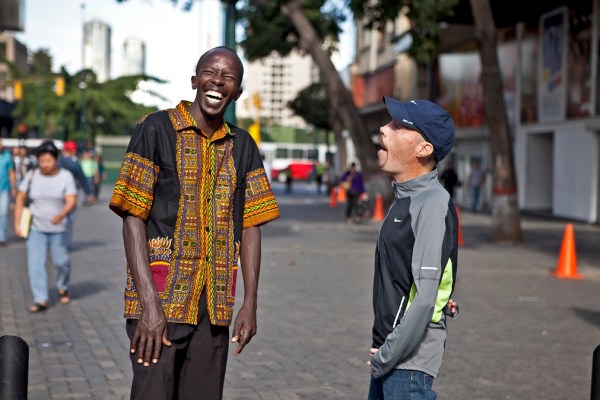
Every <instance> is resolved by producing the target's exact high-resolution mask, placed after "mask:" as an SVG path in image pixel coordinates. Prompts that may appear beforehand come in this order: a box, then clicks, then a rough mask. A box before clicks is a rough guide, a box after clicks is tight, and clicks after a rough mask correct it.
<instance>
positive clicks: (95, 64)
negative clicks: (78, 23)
mask: <svg viewBox="0 0 600 400" xmlns="http://www.w3.org/2000/svg"><path fill="white" fill-rule="evenodd" d="M110 33H111V32H110V26H109V25H108V24H106V23H104V22H102V21H99V20H91V21H88V22H86V23H85V24H84V25H83V67H84V68H89V69H91V70H92V71H94V72H95V73H96V76H97V78H98V82H105V81H107V80H108V79H110Z"/></svg>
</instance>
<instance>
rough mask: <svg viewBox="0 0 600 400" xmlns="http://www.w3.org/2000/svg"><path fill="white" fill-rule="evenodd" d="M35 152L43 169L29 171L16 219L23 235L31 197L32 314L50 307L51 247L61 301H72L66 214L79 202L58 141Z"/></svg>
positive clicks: (19, 196) (18, 232)
mask: <svg viewBox="0 0 600 400" xmlns="http://www.w3.org/2000/svg"><path fill="white" fill-rule="evenodd" d="M35 155H36V157H37V161H38V166H39V168H36V169H34V170H32V171H29V173H28V174H27V175H26V176H25V179H23V182H21V184H20V185H19V192H18V194H17V198H16V201H15V218H14V220H15V233H16V235H17V236H20V237H22V236H23V234H22V232H21V227H20V224H19V222H18V221H19V220H20V217H21V213H22V211H23V207H24V205H25V200H26V197H27V196H29V199H30V202H31V204H30V207H29V208H30V210H31V214H32V215H33V220H32V223H31V229H30V232H29V237H28V238H27V270H28V273H29V284H30V286H31V292H32V293H33V301H34V303H33V305H32V306H30V307H29V312H32V313H36V312H40V311H44V310H46V309H47V308H48V282H47V281H48V277H47V273H46V254H47V252H48V249H50V253H51V256H52V263H53V264H54V267H55V268H56V286H57V288H58V293H59V298H60V302H61V303H62V304H67V303H69V302H70V300H71V298H70V297H69V292H68V285H69V275H70V272H71V260H70V257H69V249H68V243H67V240H66V231H67V219H66V216H67V214H69V212H70V211H71V210H72V209H73V207H75V204H76V201H77V189H76V187H75V179H74V178H73V175H72V174H71V173H70V172H69V171H67V170H65V169H61V168H60V167H59V166H58V163H57V161H58V149H57V148H56V146H55V145H54V143H52V142H44V143H42V144H41V145H40V146H39V147H38V148H37V149H36V150H35Z"/></svg>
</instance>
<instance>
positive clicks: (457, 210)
mask: <svg viewBox="0 0 600 400" xmlns="http://www.w3.org/2000/svg"><path fill="white" fill-rule="evenodd" d="M456 216H457V217H458V245H459V246H464V244H465V241H464V239H463V234H462V223H461V222H460V209H459V208H458V207H456Z"/></svg>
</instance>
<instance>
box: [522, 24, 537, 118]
mask: <svg viewBox="0 0 600 400" xmlns="http://www.w3.org/2000/svg"><path fill="white" fill-rule="evenodd" d="M538 38H539V28H538V26H537V25H536V26H535V27H534V26H529V25H525V26H524V29H523V36H522V39H521V122H522V123H532V122H537V121H538V115H537V112H538V98H537V96H538V89H537V88H538V83H537V80H538V74H537V70H538V68H537V65H538V51H539V44H538V42H539V41H538Z"/></svg>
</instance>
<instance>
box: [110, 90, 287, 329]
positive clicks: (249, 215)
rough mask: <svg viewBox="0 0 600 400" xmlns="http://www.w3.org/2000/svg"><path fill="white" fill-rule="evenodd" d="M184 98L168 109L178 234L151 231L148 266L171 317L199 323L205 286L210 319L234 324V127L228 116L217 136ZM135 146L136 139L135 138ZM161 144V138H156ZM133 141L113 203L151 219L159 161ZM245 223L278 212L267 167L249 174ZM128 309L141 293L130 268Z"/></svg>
mask: <svg viewBox="0 0 600 400" xmlns="http://www.w3.org/2000/svg"><path fill="white" fill-rule="evenodd" d="M189 105H190V103H188V102H181V103H179V105H178V106H177V108H175V109H170V110H167V112H168V115H169V119H170V121H171V125H172V128H173V129H172V130H173V132H172V134H174V135H176V141H175V143H176V145H175V155H174V162H175V165H176V169H177V177H178V179H179V182H178V184H179V193H180V195H179V201H178V205H177V210H176V211H177V212H176V218H175V222H174V225H175V226H174V229H173V237H172V238H171V237H150V236H149V242H148V254H149V262H150V269H151V272H152V276H153V279H154V283H155V286H156V288H157V291H158V293H159V298H160V300H161V303H162V305H163V309H164V311H165V315H166V317H167V320H168V321H170V322H179V323H189V324H196V323H197V316H198V303H199V299H200V295H201V293H202V290H203V289H205V290H206V294H207V307H208V312H209V316H210V321H211V323H212V324H213V325H229V324H230V323H231V319H232V316H233V306H234V301H235V285H236V278H237V270H238V258H239V253H240V243H239V241H236V240H234V220H235V217H234V215H233V214H234V213H233V204H234V201H233V199H234V192H235V190H236V187H237V185H238V182H237V180H238V178H237V172H236V166H235V165H234V157H233V146H234V143H235V141H234V140H232V138H233V136H234V133H233V132H232V131H231V130H230V128H229V126H228V125H227V124H225V123H224V124H223V125H222V126H221V127H220V128H219V129H218V130H217V131H216V132H215V133H214V134H213V135H212V137H210V138H209V137H208V136H206V135H205V134H204V133H202V132H201V131H200V129H199V128H198V127H197V125H196V123H195V121H194V120H193V118H192V117H191V115H190V114H189V112H188V110H187V109H188V107H189ZM130 147H131V145H130ZM157 147H160V146H157ZM129 150H134V149H128V152H127V154H126V155H125V157H124V161H123V165H122V166H121V171H120V174H119V177H118V178H117V182H116V184H115V189H114V192H113V195H112V198H111V203H110V207H111V209H113V211H115V212H117V213H118V214H120V215H126V214H131V215H134V216H136V217H139V218H140V219H142V220H146V219H147V218H148V216H149V215H150V213H151V210H152V206H153V205H154V204H155V202H158V201H160V200H161V199H155V198H154V193H155V189H156V188H155V185H156V182H157V180H158V176H159V174H160V171H161V168H160V165H157V164H159V162H158V161H157V162H156V163H155V162H153V161H151V160H150V159H148V158H152V157H151V156H150V155H149V156H148V158H145V157H142V156H141V155H139V154H136V153H135V152H133V151H129ZM244 200H245V205H244V209H243V228H244V229H245V228H248V227H252V226H257V225H261V224H264V223H266V222H268V221H271V220H273V219H275V218H278V217H279V210H278V207H277V203H276V201H275V196H274V195H273V192H272V190H271V187H270V184H269V181H268V179H267V177H266V174H265V171H264V168H262V167H261V165H260V164H259V165H258V167H257V168H255V169H252V170H249V171H247V172H246V174H245V195H244ZM127 275H128V279H127V287H126V289H125V317H127V318H138V317H139V315H140V312H141V306H140V302H139V296H138V293H137V291H136V288H135V284H134V282H133V279H132V277H131V273H130V271H129V268H128V269H127Z"/></svg>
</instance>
